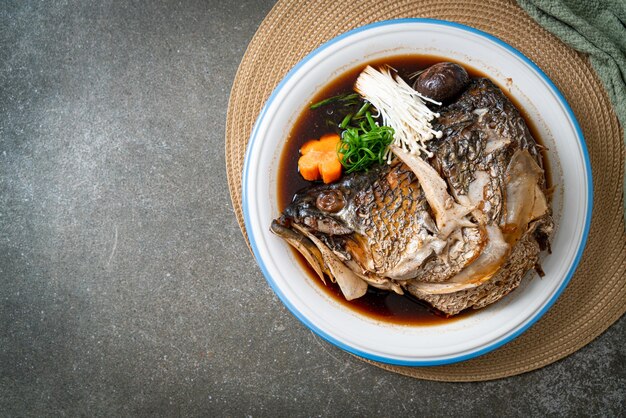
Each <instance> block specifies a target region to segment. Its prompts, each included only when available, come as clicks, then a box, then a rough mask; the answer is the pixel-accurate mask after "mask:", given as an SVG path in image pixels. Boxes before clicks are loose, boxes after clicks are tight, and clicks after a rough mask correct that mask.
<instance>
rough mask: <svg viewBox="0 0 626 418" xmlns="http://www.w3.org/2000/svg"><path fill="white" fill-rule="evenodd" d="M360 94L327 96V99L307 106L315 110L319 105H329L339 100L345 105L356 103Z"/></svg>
mask: <svg viewBox="0 0 626 418" xmlns="http://www.w3.org/2000/svg"><path fill="white" fill-rule="evenodd" d="M359 98H360V96H359V95H358V94H357V93H349V94H339V95H337V96H333V97H329V98H327V99H324V100H321V101H319V102H317V103H314V104H312V105H311V106H309V109H311V110H315V109H317V108H319V107H322V106H326V105H329V104H331V103H335V102H341V103H342V104H343V105H345V106H351V105H354V104H357V103H358V101H359Z"/></svg>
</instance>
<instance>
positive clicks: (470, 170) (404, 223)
mask: <svg viewBox="0 0 626 418" xmlns="http://www.w3.org/2000/svg"><path fill="white" fill-rule="evenodd" d="M438 112H439V114H440V116H439V118H438V119H436V120H435V121H434V124H433V127H434V128H435V129H437V130H439V131H441V132H442V137H441V138H440V139H435V140H432V141H430V142H429V143H428V146H429V151H430V154H432V158H430V159H423V158H422V157H421V156H419V155H416V154H413V153H409V152H406V151H404V150H403V149H401V148H398V147H392V151H393V152H394V154H395V155H396V156H397V157H398V158H397V159H395V160H394V161H393V162H392V164H390V165H383V166H377V167H374V168H373V169H370V170H369V171H368V172H364V173H363V172H361V173H354V174H351V175H347V176H344V177H343V178H342V179H341V180H340V181H339V182H337V183H334V184H330V185H314V186H312V187H309V188H307V189H304V190H302V191H300V192H299V193H297V194H296V196H295V197H294V199H293V202H292V203H291V204H290V205H289V206H288V207H287V208H286V210H285V211H284V212H283V214H282V215H281V216H280V217H279V218H278V219H276V220H274V222H273V223H272V226H271V230H272V231H273V232H274V233H276V234H277V235H279V236H281V237H283V238H285V239H286V240H287V242H289V243H290V244H291V245H293V246H294V248H296V249H297V250H298V251H300V252H301V253H302V254H303V255H304V256H305V258H306V259H307V260H308V261H309V263H310V264H311V265H312V266H313V268H314V270H315V271H316V272H317V274H318V275H319V276H320V278H321V279H322V280H325V277H329V278H330V279H331V280H336V281H337V283H338V284H339V286H340V288H341V290H342V292H343V294H344V296H345V297H346V298H347V299H349V300H350V299H354V298H358V297H360V296H362V295H363V294H365V292H366V291H367V286H368V285H369V286H374V287H377V288H380V289H387V290H390V291H394V292H397V293H399V294H402V293H403V292H405V291H408V292H409V293H411V294H412V295H414V296H416V297H418V298H419V299H422V300H424V301H426V302H428V303H430V304H431V305H432V306H433V307H435V308H436V309H438V310H440V311H442V312H444V313H446V314H449V315H454V314H457V313H459V312H460V311H462V310H464V309H467V308H470V307H473V308H481V307H484V306H486V305H488V304H490V303H493V302H495V301H497V300H498V299H500V298H501V297H503V296H504V295H506V294H507V293H509V292H510V291H511V290H513V289H514V288H515V287H517V286H518V284H519V282H520V280H521V279H522V277H523V276H524V275H525V274H526V272H527V271H528V270H530V269H532V268H533V267H535V266H536V265H537V264H538V256H539V253H540V251H541V250H542V249H545V248H546V247H547V245H548V238H549V236H550V233H551V231H552V225H553V223H552V218H551V214H550V209H549V205H548V202H547V199H546V196H545V188H546V181H545V173H544V170H543V164H542V160H541V154H540V149H539V146H538V145H537V144H536V143H535V141H534V140H533V138H532V136H531V135H530V132H529V131H528V128H527V127H526V125H525V123H524V120H523V118H522V117H521V115H520V114H519V112H518V111H517V109H516V108H515V106H513V104H512V103H511V102H510V101H509V100H508V99H507V98H506V96H504V94H503V93H502V92H501V91H500V90H499V89H498V88H497V87H496V86H495V85H494V84H493V83H492V82H490V81H489V80H487V79H476V80H472V81H471V82H470V84H469V86H468V88H467V89H466V90H465V91H464V92H463V93H462V94H461V95H460V96H459V97H458V99H457V100H456V101H455V102H453V103H451V104H450V105H448V106H445V107H442V108H440V109H439V110H438ZM430 154H429V155H430Z"/></svg>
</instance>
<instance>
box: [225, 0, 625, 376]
mask: <svg viewBox="0 0 626 418" xmlns="http://www.w3.org/2000/svg"><path fill="white" fill-rule="evenodd" d="M406 17H428V18H435V19H443V20H450V21H455V22H459V23H462V24H466V25H469V26H472V27H474V28H477V29H480V30H482V31H485V32H488V33H490V34H492V35H494V36H496V37H498V38H500V39H502V40H503V41H505V42H507V43H508V44H510V45H511V46H513V47H514V48H517V49H518V50H519V51H521V52H522V53H523V54H525V55H526V56H527V57H529V58H530V59H531V60H533V61H534V62H535V63H536V64H537V65H538V66H539V67H540V68H541V69H542V70H543V71H544V72H545V73H546V74H547V75H548V76H549V77H550V78H551V79H552V81H553V82H554V83H555V84H556V86H557V87H558V88H559V89H560V90H561V92H562V93H563V94H564V96H565V98H566V99H567V101H568V102H569V104H570V106H571V107H572V109H573V111H574V113H575V114H576V117H577V118H578V121H579V123H580V125H581V128H582V130H583V133H584V136H585V140H586V142H587V147H588V148H589V154H590V157H591V166H592V172H593V183H594V213H593V217H592V222H591V230H590V234H589V239H588V243H587V247H586V249H585V252H584V255H583V257H582V260H581V262H580V265H579V267H578V270H577V271H576V274H575V275H574V277H573V278H572V280H571V282H570V284H569V285H568V287H567V289H566V290H565V292H563V294H562V295H561V297H560V298H559V300H558V301H557V302H556V304H555V305H554V306H553V307H552V308H551V309H550V310H549V311H548V313H547V314H546V315H545V316H544V317H543V318H542V319H540V320H539V321H538V322H537V323H536V324H535V325H534V326H533V327H531V328H530V329H529V330H527V331H526V332H525V333H524V334H522V335H521V336H520V337H518V338H517V339H515V340H514V341H512V342H510V343H509V344H506V345H505V346H503V347H501V348H499V349H497V350H495V351H493V352H491V353H489V354H486V355H484V356H481V357H478V358H475V359H472V360H469V361H465V362H462V363H457V364H451V365H446V366H435V367H402V366H392V365H388V364H381V363H377V362H373V361H369V360H365V359H364V361H367V362H369V363H372V364H375V365H376V366H379V367H382V368H384V369H387V370H390V371H393V372H396V373H401V374H404V375H407V376H412V377H416V378H421V379H430V380H441V381H479V380H490V379H498V378H502V377H506V376H512V375H515V374H520V373H524V372H527V371H530V370H534V369H537V368H540V367H543V366H545V365H547V364H550V363H552V362H554V361H556V360H559V359H561V358H563V357H565V356H567V355H569V354H571V353H573V352H574V351H576V350H578V349H580V348H581V347H583V346H584V345H586V344H587V343H589V342H590V341H592V340H593V339H594V338H596V337H597V336H598V335H600V334H601V333H602V332H603V331H604V330H606V329H607V328H608V327H609V326H610V325H611V324H612V323H614V322H615V321H616V320H617V319H618V318H619V317H620V316H622V314H623V313H624V311H625V310H626V234H625V233H624V224H623V216H622V209H621V208H622V178H623V167H624V164H623V161H624V147H623V143H622V135H621V132H620V127H619V124H618V121H617V117H616V115H615V113H614V111H613V108H612V107H611V104H610V102H609V99H608V97H607V95H606V92H605V90H604V88H603V87H602V84H601V82H600V80H599V79H598V77H597V76H596V74H595V73H594V71H593V69H592V68H591V66H590V64H589V62H588V60H586V59H585V58H584V57H583V56H581V55H579V54H577V53H576V52H575V51H574V50H572V49H570V48H568V47H567V46H566V45H564V44H563V43H561V42H560V41H559V40H558V39H557V38H555V37H554V36H552V35H551V34H549V33H548V32H546V31H545V30H544V29H542V28H541V27H540V26H539V25H537V24H536V23H535V22H534V21H533V20H532V19H531V18H530V17H529V16H528V15H527V14H526V13H525V12H524V11H523V10H522V9H520V8H519V7H518V6H517V5H516V4H515V3H513V2H509V1H504V0H486V1H484V0H469V1H464V2H458V1H449V0H426V1H414V0H413V1H395V2H371V1H362V0H351V1H349V2H338V1H336V0H318V1H315V2H306V1H297V0H285V1H279V2H278V3H277V4H276V5H275V6H274V8H273V9H272V10H271V11H270V13H269V14H268V15H267V17H266V18H265V20H264V21H263V23H262V24H261V25H260V27H259V29H258V31H257V32H256V34H255V36H254V38H253V39H252V41H251V42H250V45H249V46H248V49H247V50H246V53H245V55H244V57H243V59H242V62H241V64H240V66H239V70H238V71H237V75H236V77H235V80H234V84H233V87H232V91H231V95H230V102H229V106H228V116H227V124H226V169H227V173H228V185H229V187H230V194H231V198H232V201H233V206H234V208H235V214H236V215H237V220H238V221H239V225H240V226H241V229H242V232H243V234H244V236H245V237H246V239H247V235H246V231H245V227H244V224H243V216H242V207H241V175H242V168H243V162H244V153H245V150H246V145H247V142H248V139H249V137H250V133H251V131H252V127H253V125H254V122H255V120H256V118H257V116H258V115H259V112H260V110H261V108H262V106H263V104H264V103H265V101H266V100H267V98H268V97H269V95H270V93H271V92H272V90H273V89H274V88H275V87H276V85H277V84H278V83H279V82H280V80H281V79H282V78H283V77H284V76H285V75H286V73H287V72H288V71H289V70H290V69H291V68H292V67H293V66H294V65H295V64H296V63H297V62H298V61H299V60H301V59H302V58H303V57H304V56H305V55H307V54H308V53H309V52H311V51H312V50H314V49H315V48H317V47H318V46H320V45H321V44H323V43H324V42H326V41H328V40H330V39H332V38H333V37H335V36H337V35H339V34H341V33H343V32H346V31H348V30H350V29H353V28H355V27H358V26H362V25H365V24H368V23H372V22H376V21H380V20H387V19H396V18H406Z"/></svg>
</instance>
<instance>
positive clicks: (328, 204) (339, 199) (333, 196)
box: [315, 190, 346, 213]
mask: <svg viewBox="0 0 626 418" xmlns="http://www.w3.org/2000/svg"><path fill="white" fill-rule="evenodd" d="M345 205H346V200H345V199H344V197H343V193H341V192H340V191H339V190H327V191H324V192H322V193H320V195H319V196H317V200H316V201H315V206H317V208H318V209H319V210H321V211H324V212H329V213H335V212H339V211H340V210H341V209H343V207H344V206H345Z"/></svg>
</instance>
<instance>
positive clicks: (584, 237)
mask: <svg viewBox="0 0 626 418" xmlns="http://www.w3.org/2000/svg"><path fill="white" fill-rule="evenodd" d="M401 24H431V25H441V26H448V27H453V28H456V29H460V30H462V31H467V32H470V33H473V34H476V35H479V36H482V37H484V38H486V39H487V40H489V41H491V42H494V43H495V44H497V45H499V46H501V47H503V48H504V49H506V50H508V51H509V52H510V53H512V54H513V55H516V56H517V57H518V58H520V59H521V60H522V61H523V62H524V63H525V64H526V65H528V66H529V67H531V69H533V70H534V71H536V73H537V74H538V75H539V76H540V77H541V78H542V79H543V81H544V82H545V83H546V84H547V86H548V87H549V89H550V90H552V93H553V94H554V95H555V96H556V98H557V100H558V101H559V102H561V105H562V106H563V108H564V109H565V110H566V112H567V117H568V118H569V119H570V121H571V123H572V125H573V126H574V130H575V132H576V138H577V140H578V142H579V144H580V147H581V150H582V154H583V155H582V156H583V161H584V166H585V172H586V176H585V178H586V183H587V207H586V214H585V220H584V222H585V225H584V228H583V231H582V236H581V240H580V244H579V245H578V249H577V251H576V255H575V257H574V259H573V262H572V264H571V266H570V268H569V270H568V271H567V273H566V275H565V278H564V279H563V281H562V282H561V285H560V286H559V287H558V289H557V290H556V291H555V292H554V294H553V295H552V297H551V298H550V300H548V302H547V303H546V304H545V306H544V307H543V308H542V309H540V310H539V311H538V312H536V313H535V314H534V316H533V317H531V318H530V320H529V321H528V322H527V323H526V324H525V325H524V326H522V327H521V328H520V329H518V330H517V331H515V332H514V333H512V334H511V335H508V336H507V337H505V338H503V339H501V340H498V341H495V342H493V343H491V344H488V345H486V346H485V347H482V348H479V349H477V350H475V351H472V352H471V353H467V354H462V355H458V356H452V357H449V358H445V359H436V360H403V359H396V358H392V357H385V356H380V355H376V354H372V353H368V352H365V351H363V350H360V349H358V348H355V347H352V346H350V345H348V344H346V343H343V342H342V341H339V340H337V339H335V338H334V337H333V336H331V335H328V334H327V333H326V332H325V331H323V330H322V329H320V328H318V327H317V326H316V325H315V324H313V323H312V322H311V321H310V320H309V319H308V318H307V317H306V316H304V315H303V314H302V313H301V312H300V311H298V310H297V308H296V307H295V306H294V305H293V304H292V303H291V302H290V301H289V299H288V298H287V297H286V296H285V295H284V294H283V292H282V291H281V290H280V288H279V287H278V286H277V285H276V283H275V282H274V279H273V278H272V277H271V275H270V274H269V272H268V270H267V268H266V266H265V264H264V261H263V259H262V258H261V257H260V254H259V249H258V247H257V243H256V241H255V238H254V236H253V235H252V234H250V233H249V234H248V240H249V243H250V248H251V249H252V252H253V254H254V257H255V258H256V261H257V264H258V265H259V267H260V268H261V271H262V273H263V275H264V277H265V279H266V280H267V282H268V283H269V285H270V287H271V288H272V290H273V291H274V293H275V294H276V295H277V296H278V298H279V299H280V300H281V302H282V303H283V304H284V305H285V306H286V307H287V309H288V310H289V311H290V312H291V313H292V314H293V315H294V316H295V317H296V318H297V319H298V320H300V321H301V322H302V323H303V324H304V325H306V326H307V327H308V328H309V329H310V330H312V331H313V332H314V333H315V334H317V335H318V336H320V337H321V338H323V339H324V340H326V341H328V342H329V343H331V344H333V345H335V346H337V347H339V348H341V349H343V350H345V351H347V352H349V353H351V354H355V355H357V356H360V357H363V358H365V359H367V360H372V361H377V362H381V363H387V364H392V365H398V366H440V365H446V364H453V363H458V362H461V361H466V360H470V359H473V358H476V357H479V356H482V355H484V354H487V353H489V352H490V351H493V350H495V349H497V348H499V347H501V346H503V345H505V344H507V343H509V342H511V341H513V340H514V339H515V338H517V337H518V336H520V335H521V334H522V333H524V332H525V331H526V330H527V329H528V328H530V327H531V326H532V325H533V324H535V323H536V322H537V321H538V320H539V319H540V318H541V317H543V315H544V314H545V313H546V312H547V311H548V310H549V309H550V308H551V307H552V306H553V305H554V303H555V302H556V300H557V299H558V298H559V296H560V295H561V293H563V291H564V290H565V288H566V287H567V285H568V283H569V282H570V280H571V278H572V276H573V275H574V272H575V271H576V269H577V267H578V264H579V263H580V259H581V257H582V254H583V251H584V249H585V246H586V244H587V238H588V235H589V229H590V226H591V215H592V211H593V179H592V175H591V173H592V171H591V162H590V157H589V152H588V149H587V145H586V142H585V139H584V135H583V133H582V129H581V128H580V125H579V123H578V120H577V119H576V116H575V115H574V112H573V111H572V109H571V107H570V106H569V104H568V102H567V100H566V99H565V97H564V96H563V94H562V93H561V91H560V90H559V89H558V88H557V87H556V85H555V84H554V83H553V82H552V80H551V79H550V78H549V77H548V76H547V75H546V74H545V73H544V72H543V71H542V70H541V69H540V68H539V67H538V66H537V65H536V64H535V63H534V62H533V61H532V60H530V59H529V58H528V57H526V56H525V55H524V54H522V53H521V52H520V51H518V50H517V49H516V48H514V47H512V46H511V45H509V44H508V43H506V42H504V41H502V40H501V39H499V38H497V37H496V36H494V35H491V34H489V33H487V32H484V31H481V30H479V29H476V28H473V27H471V26H467V25H464V24H461V23H457V22H451V21H446V20H440V19H431V18H402V19H389V20H383V21H378V22H374V23H370V24H367V25H363V26H359V27H357V28H354V29H351V30H349V31H347V32H344V33H342V34H340V35H338V36H336V37H334V38H332V39H330V40H328V41H326V42H325V43H323V44H321V45H320V46H318V47H317V48H315V49H314V50H313V51H311V52H310V53H308V54H307V55H306V56H305V57H304V58H302V59H301V60H300V61H299V62H298V63H297V64H296V65H295V66H294V67H292V68H291V69H290V70H289V72H288V73H287V74H286V75H285V76H284V77H283V78H282V79H281V81H280V82H279V83H278V85H277V86H276V87H275V88H274V90H273V91H272V93H271V94H270V96H269V97H268V99H267V101H266V102H265V104H264V105H263V108H262V109H261V112H260V113H259V116H258V117H257V119H256V121H255V123H254V126H253V129H252V133H251V135H250V139H249V141H248V145H247V148H246V153H245V159H244V168H243V176H242V209H243V217H244V225H245V227H246V230H247V231H251V230H252V225H251V221H250V214H249V211H248V195H247V183H248V178H249V174H250V173H249V165H250V161H251V149H252V148H253V147H252V144H253V143H254V142H255V141H257V140H258V130H259V126H260V124H261V121H262V120H263V119H264V117H265V114H266V113H267V111H268V109H269V108H270V105H271V104H272V102H273V101H274V99H275V97H276V95H277V94H278V92H279V91H281V89H282V88H283V87H284V85H285V84H286V83H287V81H288V80H289V79H290V78H291V77H292V76H294V74H296V73H297V72H298V70H299V69H300V68H301V67H302V66H303V65H304V64H305V63H306V62H307V61H309V60H310V59H311V58H312V57H314V56H315V55H317V54H319V53H320V52H321V51H323V50H325V49H327V48H329V47H330V46H332V45H333V44H335V43H337V42H339V41H341V40H342V39H344V38H347V37H350V36H353V35H355V34H357V33H360V32H364V31H368V30H372V29H375V28H379V27H384V26H390V25H401Z"/></svg>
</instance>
